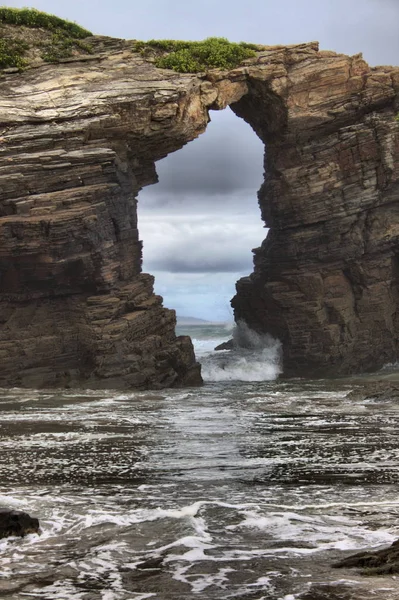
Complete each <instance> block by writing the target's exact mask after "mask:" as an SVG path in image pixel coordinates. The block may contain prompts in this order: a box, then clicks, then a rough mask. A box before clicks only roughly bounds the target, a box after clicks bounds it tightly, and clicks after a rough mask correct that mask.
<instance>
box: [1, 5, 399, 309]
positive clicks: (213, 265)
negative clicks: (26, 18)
mask: <svg viewBox="0 0 399 600" xmlns="http://www.w3.org/2000/svg"><path fill="white" fill-rule="evenodd" d="M5 4H6V5H7V6H12V7H21V8H22V7H24V6H32V7H35V8H37V9H39V10H44V11H46V12H51V13H53V14H57V15H58V16H60V17H64V18H66V19H69V20H71V21H76V22H77V23H79V24H80V25H82V26H84V27H86V28H87V29H89V30H91V31H92V32H93V33H97V34H101V35H110V36H114V37H121V38H128V39H133V38H134V39H142V40H147V39H154V38H158V39H162V38H164V39H165V38H168V39H192V40H201V39H204V38H206V37H209V36H220V37H227V38H228V39H230V40H231V41H237V42H238V41H243V40H244V41H247V42H254V43H259V44H268V45H272V44H295V43H301V42H309V41H314V40H318V41H319V42H320V48H321V49H325V50H335V51H337V52H343V53H345V54H357V53H359V52H363V55H364V57H365V59H366V60H367V61H368V62H369V63H370V64H371V65H380V64H391V65H398V64H399V35H398V24H399V0H278V1H276V0H246V1H245V2H243V1H242V0H219V1H217V0H216V1H215V0H195V1H194V0H192V1H191V2H190V1H189V0H140V2H139V1H137V0H136V1H135V0H113V1H112V2H110V1H109V0H36V1H34V2H32V3H30V2H29V0H22V1H18V0H15V1H13V0H9V1H8V2H7V0H5ZM262 164H263V144H262V143H261V142H260V140H259V139H258V138H257V137H256V135H255V133H254V132H253V131H252V130H251V128H250V127H249V126H248V125H247V124H246V123H244V121H242V120H241V119H239V118H238V117H236V116H235V115H234V114H233V113H232V112H231V110H230V109H226V110H224V111H220V112H212V113H211V122H210V124H209V125H208V128H207V130H206V132H205V134H203V135H201V136H200V137H199V138H198V139H197V140H195V141H193V142H191V143H190V144H188V145H187V146H185V147H184V148H183V149H181V150H179V151H178V152H176V153H174V154H172V155H170V156H168V157H167V158H165V159H164V160H162V161H160V162H159V163H157V172H158V176H159V183H158V184H156V185H154V186H150V187H147V188H145V189H144V190H143V191H142V192H141V193H140V195H139V229H140V237H141V239H143V241H144V248H143V257H144V264H143V270H144V271H147V272H150V273H152V274H154V275H155V281H156V284H155V287H156V291H157V293H160V294H161V295H162V296H163V297H164V305H165V306H167V307H169V308H175V309H176V310H177V313H178V314H180V315H186V316H187V315H191V316H195V317H200V318H204V319H208V320H212V321H226V320H232V311H231V308H230V299H231V297H232V296H233V295H234V284H235V281H236V280H237V279H238V278H239V277H241V276H245V275H248V274H249V273H250V272H251V270H252V254H251V249H252V248H254V247H256V246H259V245H260V243H261V241H262V240H263V238H264V237H265V234H266V230H265V229H264V225H263V223H262V222H261V219H260V213H259V208H258V206H257V199H256V191H257V189H258V188H259V187H260V184H261V183H262V179H263V167H262Z"/></svg>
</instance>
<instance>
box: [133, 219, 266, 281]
mask: <svg viewBox="0 0 399 600" xmlns="http://www.w3.org/2000/svg"><path fill="white" fill-rule="evenodd" d="M139 227H140V233H141V236H142V237H143V239H144V251H143V256H144V268H145V269H146V270H149V271H152V270H153V271H167V272H169V273H215V272H224V273H227V272H231V273H236V272H247V273H249V272H250V271H251V270H252V254H251V251H250V250H251V248H253V247H255V246H258V245H259V244H260V243H261V242H262V240H263V239H264V237H265V235H266V232H265V230H264V228H263V227H262V225H261V221H260V219H259V220H258V221H256V222H255V223H254V222H253V219H252V218H251V215H246V214H238V215H231V216H230V218H229V219H228V220H215V219H213V218H212V216H201V215H197V216H196V217H195V218H192V219H191V220H189V219H187V217H185V216H181V217H180V218H178V217H177V216H176V215H171V216H169V217H166V216H165V215H162V216H161V217H159V216H158V215H152V216H149V215H148V216H147V217H144V218H142V219H140V223H139Z"/></svg>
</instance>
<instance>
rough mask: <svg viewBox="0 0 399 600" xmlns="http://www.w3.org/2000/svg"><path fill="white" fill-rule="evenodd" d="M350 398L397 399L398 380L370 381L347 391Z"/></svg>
mask: <svg viewBox="0 0 399 600" xmlns="http://www.w3.org/2000/svg"><path fill="white" fill-rule="evenodd" d="M347 398H349V399H351V400H377V401H381V402H382V401H385V400H390V401H399V381H397V382H395V381H372V382H367V383H365V384H362V385H361V386H358V387H356V388H355V389H354V390H352V391H351V392H349V394H348V395H347Z"/></svg>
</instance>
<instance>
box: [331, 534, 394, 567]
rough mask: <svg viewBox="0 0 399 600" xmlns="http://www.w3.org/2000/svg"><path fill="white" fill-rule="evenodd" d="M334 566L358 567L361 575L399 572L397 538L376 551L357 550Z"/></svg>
mask: <svg viewBox="0 0 399 600" xmlns="http://www.w3.org/2000/svg"><path fill="white" fill-rule="evenodd" d="M333 567H334V568H337V569H340V568H349V569H351V568H358V569H361V573H362V574H363V575H392V574H394V573H399V540H397V541H396V542H394V543H393V544H392V546H390V547H389V548H385V549H384V550H377V551H376V552H359V553H358V554H354V555H353V556H349V557H348V558H344V559H343V560H341V561H340V562H338V563H335V564H334V565H333Z"/></svg>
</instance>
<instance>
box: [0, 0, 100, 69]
mask: <svg viewBox="0 0 399 600" xmlns="http://www.w3.org/2000/svg"><path fill="white" fill-rule="evenodd" d="M29 30H36V34H35V33H33V34H29V35H28V34H27V31H29ZM91 35H92V33H91V32H90V31H87V29H84V28H83V27H80V25H77V24H76V23H72V22H71V21H66V20H65V19H60V18H59V17H57V16H55V15H50V14H47V13H44V12H41V11H39V10H36V9H34V8H21V9H19V8H7V7H4V6H3V7H0V69H5V68H9V67H16V68H18V69H23V68H24V67H26V66H27V65H28V64H29V62H31V61H32V60H33V59H34V58H35V57H37V58H40V59H42V60H44V61H46V62H58V61H59V60H61V59H63V58H68V57H70V56H72V55H73V54H74V53H75V52H78V53H82V51H83V52H86V53H90V45H89V44H88V43H87V42H84V41H83V39H84V38H87V37H89V36H91Z"/></svg>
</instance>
